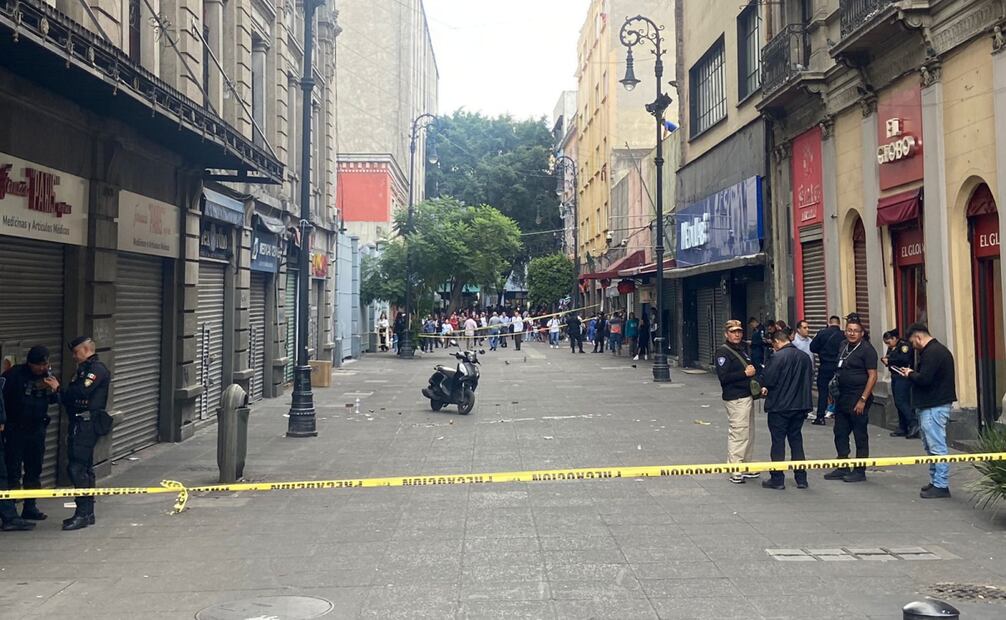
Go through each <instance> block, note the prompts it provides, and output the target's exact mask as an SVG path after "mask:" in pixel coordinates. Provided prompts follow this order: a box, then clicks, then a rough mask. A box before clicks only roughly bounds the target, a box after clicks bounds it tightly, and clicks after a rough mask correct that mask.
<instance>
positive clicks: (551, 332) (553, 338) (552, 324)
mask: <svg viewBox="0 0 1006 620" xmlns="http://www.w3.org/2000/svg"><path fill="white" fill-rule="evenodd" d="M548 344H549V346H550V347H551V348H553V349H558V348H559V317H557V316H554V317H552V318H550V319H549V320H548Z"/></svg>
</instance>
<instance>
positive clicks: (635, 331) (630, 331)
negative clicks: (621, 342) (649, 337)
mask: <svg viewBox="0 0 1006 620" xmlns="http://www.w3.org/2000/svg"><path fill="white" fill-rule="evenodd" d="M625 339H626V342H628V344H629V355H631V356H632V359H639V358H638V357H636V355H637V353H639V350H638V348H637V342H638V339H639V319H637V318H636V313H635V312H630V313H629V318H628V319H626V320H625Z"/></svg>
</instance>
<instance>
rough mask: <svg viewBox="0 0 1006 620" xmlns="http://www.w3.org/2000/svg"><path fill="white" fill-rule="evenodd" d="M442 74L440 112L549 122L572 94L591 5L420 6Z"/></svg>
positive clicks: (510, 1) (455, 2) (444, 1)
mask: <svg viewBox="0 0 1006 620" xmlns="http://www.w3.org/2000/svg"><path fill="white" fill-rule="evenodd" d="M424 4H425V6H426V15H427V18H428V20H429V23H430V35H431V37H432V39H433V51H434V53H435V54H436V56H437V67H438V68H439V70H440V112H441V113H451V112H453V111H454V110H456V109H458V108H461V107H463V108H465V109H466V110H469V111H472V112H483V113H484V114H487V115H490V116H495V115H498V114H505V113H509V114H511V115H512V116H514V117H515V118H519V119H522V118H528V117H533V118H538V117H541V116H545V117H547V118H548V119H549V120H551V116H552V109H553V108H554V107H555V104H556V102H557V101H558V100H559V94H560V93H561V92H562V91H563V90H575V89H576V77H575V75H574V73H575V71H576V41H577V38H578V37H579V34H580V26H581V25H582V24H583V21H584V19H585V18H586V16H587V7H588V5H589V4H590V2H589V0H424Z"/></svg>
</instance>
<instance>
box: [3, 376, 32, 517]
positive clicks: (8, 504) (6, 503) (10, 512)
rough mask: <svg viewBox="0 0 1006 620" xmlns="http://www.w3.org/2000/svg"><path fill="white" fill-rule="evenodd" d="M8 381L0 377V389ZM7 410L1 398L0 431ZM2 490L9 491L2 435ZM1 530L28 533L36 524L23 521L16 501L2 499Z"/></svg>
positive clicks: (5, 420) (5, 421) (4, 421)
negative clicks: (15, 504) (18, 512)
mask: <svg viewBox="0 0 1006 620" xmlns="http://www.w3.org/2000/svg"><path fill="white" fill-rule="evenodd" d="M5 382H6V380H5V379H4V378H3V377H0V387H3V384H4V383H5ZM5 410H6V408H5V407H4V404H3V399H2V398H0V431H3V429H4V427H5V426H6V424H7V413H6V411H5ZM0 490H4V491H6V490H7V465H6V464H5V459H4V442H3V439H2V435H0ZM0 529H3V531H5V532H12V531H27V530H31V529H35V524H34V523H32V522H31V521H27V520H25V519H22V518H21V517H20V516H19V515H18V514H17V508H16V507H15V506H14V500H12V499H0Z"/></svg>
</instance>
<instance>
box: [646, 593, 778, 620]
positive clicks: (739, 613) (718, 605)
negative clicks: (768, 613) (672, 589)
mask: <svg viewBox="0 0 1006 620" xmlns="http://www.w3.org/2000/svg"><path fill="white" fill-rule="evenodd" d="M650 603H652V604H653V607H654V609H656V611H657V615H658V617H660V618H661V619H662V620H663V619H666V620H722V619H723V618H743V619H744V620H761V619H762V618H764V616H762V615H761V614H760V613H758V611H757V610H756V609H755V607H754V605H753V604H752V603H751V602H750V601H748V600H747V599H746V598H744V597H741V596H733V597H726V598H719V597H717V598H652V597H651V598H650Z"/></svg>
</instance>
